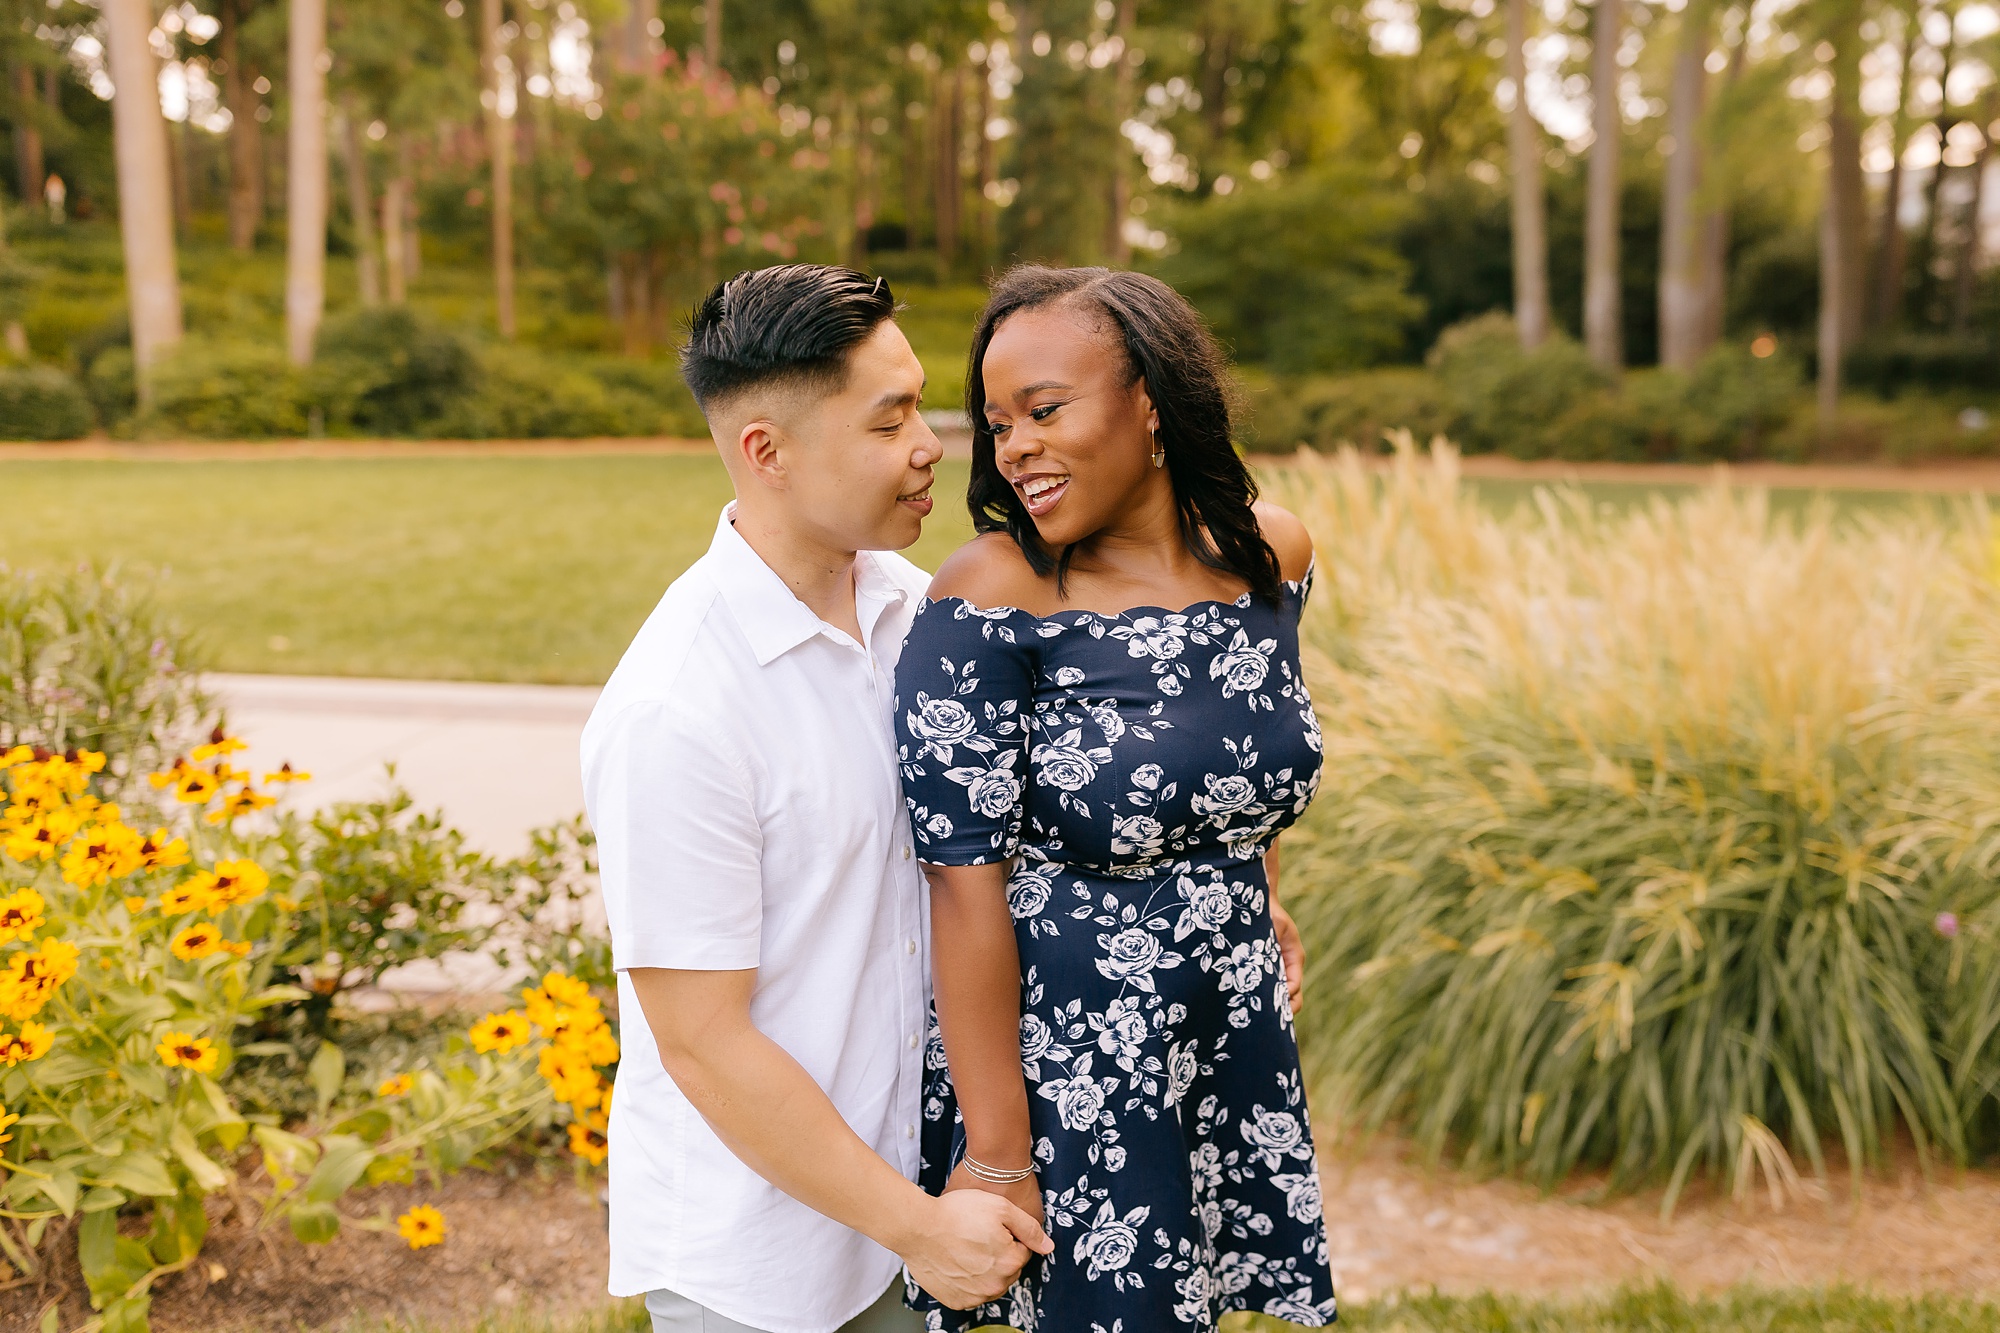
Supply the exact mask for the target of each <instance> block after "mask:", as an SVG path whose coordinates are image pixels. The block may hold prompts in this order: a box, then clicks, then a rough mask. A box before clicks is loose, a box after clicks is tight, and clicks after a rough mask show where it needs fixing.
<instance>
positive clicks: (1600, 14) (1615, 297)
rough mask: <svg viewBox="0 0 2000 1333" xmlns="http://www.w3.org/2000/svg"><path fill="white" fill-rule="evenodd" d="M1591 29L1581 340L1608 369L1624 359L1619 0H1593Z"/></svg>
mask: <svg viewBox="0 0 2000 1333" xmlns="http://www.w3.org/2000/svg"><path fill="white" fill-rule="evenodd" d="M1596 9H1597V14H1596V21H1595V22H1594V23H1593V25H1592V28H1591V38H1590V40H1591V55H1590V98H1591V113H1590V119H1591V131H1592V133H1593V135H1594V136H1595V137H1594V138H1593V139H1592V142H1591V145H1590V181H1589V194H1588V197H1587V200H1586V203H1585V211H1584V227H1583V235H1584V239H1583V340H1584V344H1585V346H1586V347H1588V348H1589V351H1590V357H1591V360H1593V361H1595V362H1597V364H1598V365H1600V366H1603V367H1604V368H1605V369H1607V370H1614V371H1615V370H1617V369H1618V368H1619V367H1620V366H1622V365H1623V364H1624V361H1625V336H1624V320H1625V310H1624V301H1623V299H1622V293H1621V292H1620V290H1619V263H1618V226H1619V220H1618V203H1619V199H1618V195H1619V183H1620V182H1619V151H1618V150H1619V147H1620V140H1621V139H1622V138H1623V136H1624V131H1625V124H1624V117H1623V116H1622V115H1621V114H1620V112H1619V109H1618V43H1619V41H1620V40H1621V38H1622V37H1623V35H1624V17H1625V14H1624V0H1597V4H1596Z"/></svg>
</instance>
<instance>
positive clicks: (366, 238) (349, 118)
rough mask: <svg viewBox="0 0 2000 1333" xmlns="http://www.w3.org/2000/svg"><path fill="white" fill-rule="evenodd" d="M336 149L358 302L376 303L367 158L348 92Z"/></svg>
mask: <svg viewBox="0 0 2000 1333" xmlns="http://www.w3.org/2000/svg"><path fill="white" fill-rule="evenodd" d="M340 149H341V156H342V157H343V158H345V159H346V167H347V213H348V216H349V217H350V218H352V219H353V221H354V268H355V272H356V273H357V275H358V276H359V278H360V282H361V304H362V305H365V306H372V305H380V304H382V282H381V275H380V273H379V271H378V269H377V259H376V251H375V200H374V197H373V195H374V192H373V191H372V190H370V189H369V188H368V159H367V158H365V157H364V156H362V152H361V127H360V125H359V124H358V123H357V118H356V116H355V111H354V97H353V95H352V94H349V95H347V96H345V97H342V98H341V99H340ZM399 267H400V266H399Z"/></svg>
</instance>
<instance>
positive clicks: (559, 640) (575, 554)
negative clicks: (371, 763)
mask: <svg viewBox="0 0 2000 1333" xmlns="http://www.w3.org/2000/svg"><path fill="white" fill-rule="evenodd" d="M964 487H965V473H964V469H963V467H962V465H956V464H947V465H945V466H944V467H943V468H942V469H941V475H940V477H939V484H938V492H939V499H940V501H941V503H940V504H939V505H938V509H937V515H936V516H935V517H934V518H933V519H932V521H931V522H930V523H928V524H927V525H926V532H925V536H924V539H923V541H922V542H921V543H920V544H919V545H918V546H917V547H916V548H915V549H913V550H912V551H911V552H910V555H911V556H912V557H913V558H914V559H916V560H917V561H918V563H920V564H923V565H925V566H926V567H927V568H935V567H936V564H937V562H938V561H940V560H942V559H943V558H944V556H945V554H946V553H948V552H949V551H950V550H951V549H952V548H953V547H955V546H957V545H958V544H959V543H960V542H962V541H964V540H965V538H966V537H967V536H968V535H970V532H971V527H970V524H969V523H968V522H967V521H966V520H965V519H964V517H963V515H964V505H963V503H962V502H957V503H955V502H954V499H953V497H954V496H956V495H962V494H963V493H964ZM0 494H4V495H5V497H6V499H5V502H4V505H0V561H5V562H6V563H8V564H11V565H14V566H16V567H34V566H44V567H46V566H50V565H57V564H68V563H74V562H79V561H91V562H94V563H97V564H99V565H117V566H120V567H123V568H125V569H127V570H131V571H135V572H148V573H150V572H153V571H158V572H159V573H161V574H162V575H164V577H163V578H162V581H161V584H160V596H161V598H162V599H163V600H164V601H165V602H166V603H167V604H168V606H169V607H170V608H171V609H172V610H173V611H174V612H175V613H176V614H178V615H179V616H180V617H181V618H182V620H183V623H185V624H186V625H188V626H189V627H191V628H193V629H194V630H196V631H197V632H198V633H199V634H200V636H201V637H202V639H203V641H204V643H205V645H206V647H207V648H208V650H209V652H208V656H209V658H210V660H211V661H212V662H213V663H214V665H216V666H217V667H220V668H222V669H224V670H228V671H277V672H296V673H303V674H332V675H355V676H417V677H433V678H440V679H461V680H516V681H545V682H568V683H574V684H596V683H598V682H601V681H602V680H603V679H604V678H605V676H606V675H608V674H609V673H610V671H611V668H612V667H613V666H614V665H616V663H617V661H618V656H619V654H620V653H622V652H623V651H624V649H625V645H626V644H627V642H629V641H630V639H631V637H632V635H633V632H634V631H636V630H637V629H638V627H639V624H640V622H641V621H643V620H644V619H645V618H646V613H647V612H648V611H650V610H651V609H652V607H653V604H654V603H655V602H657V601H658V600H659V597H660V594H661V592H662V591H664V590H665V588H666V586H667V584H669V583H670V582H672V581H673V579H674V578H675V576H676V575H678V574H679V573H680V572H681V571H682V570H684V569H685V568H686V567H687V566H688V565H689V564H690V563H691V562H692V561H694V560H695V559H696V558H697V557H698V556H700V555H701V553H702V552H703V551H704V550H706V549H707V547H708V542H709V539H710V537H711V536H712V535H713V532H714V529H715V520H716V515H717V513H718V512H719V511H720V509H721V507H722V505H723V504H724V502H725V501H727V500H728V498H729V488H728V483H727V481H726V479H725V477H724V475H723V472H722V468H721V465H720V464H719V463H718V462H716V461H715V460H713V459H708V458H702V457H699V456H667V457H629V456H628V457H608V456H601V455H600V456H578V457H575V458H561V457H553V458H551V457H540V458H493V457H485V458H480V457H474V458H438V459H383V458H374V459H365V460H364V459H356V460H352V461H347V460H319V459H310V460H307V459H299V460H274V461H268V462H199V463H165V462H162V463H149V462H49V463H44V462H33V463H19V462H9V463H0Z"/></svg>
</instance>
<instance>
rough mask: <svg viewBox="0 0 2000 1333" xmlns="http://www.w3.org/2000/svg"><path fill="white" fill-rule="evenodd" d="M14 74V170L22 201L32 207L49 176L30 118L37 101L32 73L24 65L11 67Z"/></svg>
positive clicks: (39, 141)
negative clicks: (17, 111) (16, 109)
mask: <svg viewBox="0 0 2000 1333" xmlns="http://www.w3.org/2000/svg"><path fill="white" fill-rule="evenodd" d="M13 74H14V97H15V99H16V105H18V106H19V107H20V108H21V111H20V119H19V120H17V121H15V123H14V170H15V173H16V174H17V176H18V177H19V180H20V185H21V202H22V203H23V204H24V205H26V206H27V207H29V208H33V207H34V206H35V204H36V203H37V202H39V201H40V200H41V197H42V178H43V177H44V176H46V175H47V174H48V167H47V164H46V163H45V161H44V160H43V157H42V132H41V130H39V129H38V128H36V126H35V123H34V121H33V120H31V119H30V117H31V116H32V115H33V114H34V107H35V102H36V100H37V99H36V96H35V71H34V67H33V66H31V65H28V64H26V63H25V62H24V63H22V64H18V65H15V66H14V67H13Z"/></svg>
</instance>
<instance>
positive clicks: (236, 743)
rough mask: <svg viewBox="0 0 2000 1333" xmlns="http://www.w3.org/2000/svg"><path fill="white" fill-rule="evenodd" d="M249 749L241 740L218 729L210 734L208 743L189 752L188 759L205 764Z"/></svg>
mask: <svg viewBox="0 0 2000 1333" xmlns="http://www.w3.org/2000/svg"><path fill="white" fill-rule="evenodd" d="M247 748H248V747H247V746H245V745H244V743H243V742H242V740H241V739H239V738H238V737H235V736H231V735H230V734H229V733H228V732H226V731H224V730H223V729H222V728H221V727H217V728H216V729H215V730H213V731H211V732H209V733H208V743H207V744H205V745H197V746H195V747H194V749H193V750H190V751H189V752H188V758H190V759H192V760H194V762H196V763H197V764H205V763H207V762H208V761H209V760H211V759H220V758H222V756H224V755H226V754H235V753H237V752H238V751H239V750H243V749H247Z"/></svg>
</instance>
